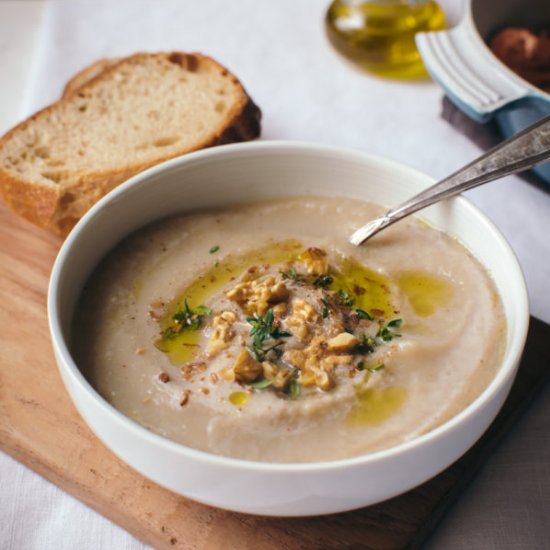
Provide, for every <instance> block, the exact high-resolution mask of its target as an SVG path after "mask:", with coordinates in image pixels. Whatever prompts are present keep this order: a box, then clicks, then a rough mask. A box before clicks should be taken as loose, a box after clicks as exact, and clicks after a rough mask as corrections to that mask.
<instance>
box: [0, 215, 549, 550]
mask: <svg viewBox="0 0 550 550" xmlns="http://www.w3.org/2000/svg"><path fill="white" fill-rule="evenodd" d="M60 245H61V240H60V239H59V238H58V237H55V236H53V235H50V234H48V233H45V232H43V231H42V230H40V229H38V228H35V227H33V226H31V225H30V224H28V223H27V222H25V221H23V220H20V219H19V218H17V217H16V216H15V215H14V214H12V213H11V212H9V211H8V210H7V209H6V208H5V207H4V206H3V205H0V300H1V304H2V306H1V308H0V327H1V331H0V448H1V449H2V450H3V451H5V452H7V453H9V454H10V455H12V456H13V457H14V458H15V459H17V460H19V461H20V462H22V463H23V464H25V465H27V466H28V467H30V468H32V469H33V470H35V471H36V472H38V473H39V474H41V475H42V476H44V477H45V478H46V479H48V480H50V481H52V482H53V483H55V484H56V485H58V486H59V487H61V488H63V489H64V490H66V491H67V492H68V493H70V494H72V495H74V496H75V497H77V498H78V499H80V500H81V501H82V502H84V503H86V504H88V505H89V506H90V507H92V508H93V509H95V510H97V511H98V512H100V513H101V514H103V515H104V516H106V517H107V518H109V519H111V520H112V521H114V522H116V523H117V524H119V525H120V526H122V527H123V528H125V529H127V530H128V531H129V532H130V533H132V534H133V535H134V536H136V537H137V538H138V539H140V540H142V541H144V542H146V543H148V544H150V545H152V546H154V547H155V548H161V549H162V548H171V549H173V548H182V549H183V548H185V549H189V550H210V549H215V550H218V549H221V548H223V549H224V550H225V549H239V550H246V549H250V550H252V549H254V550H274V549H278V550H285V549H288V550H291V549H292V550H295V549H300V550H310V549H311V550H313V549H327V550H331V549H343V548H353V549H397V548H405V547H408V548H415V547H417V546H418V545H419V544H420V543H421V542H422V541H423V540H424V539H425V537H426V536H427V535H428V534H429V533H430V531H431V530H432V529H433V528H434V527H435V525H436V524H437V522H438V521H439V519H440V518H441V516H442V515H443V513H444V512H445V510H446V509H447V508H448V507H449V506H450V504H451V503H452V502H453V501H454V500H455V499H456V498H457V496H458V495H459V494H460V492H461V490H462V489H463V488H464V487H465V485H466V484H467V483H468V482H469V481H470V480H471V478H472V477H473V476H474V475H475V473H476V471H477V470H478V469H479V468H480V467H481V466H482V465H483V463H484V461H485V459H486V457H487V456H488V454H489V453H491V451H492V450H493V448H494V447H495V446H496V445H497V444H498V442H499V440H500V439H501V438H502V437H503V435H504V434H505V433H506V432H507V431H508V430H509V427H510V425H511V424H512V423H513V422H514V420H515V419H516V418H517V417H518V415H519V414H520V413H521V412H522V410H523V409H524V408H525V407H527V406H528V405H529V403H530V402H531V401H532V397H533V396H534V394H535V392H537V390H539V389H540V387H542V384H543V383H545V382H546V381H547V380H548V377H549V375H550V369H547V368H545V367H547V365H548V364H550V338H549V337H548V336H549V335H550V327H548V325H545V324H544V323H542V322H541V321H538V320H536V319H532V322H531V328H530V332H529V339H528V344H527V348H526V352H525V355H524V359H523V362H522V365H521V368H520V371H519V375H518V378H517V380H516V383H515V384H514V387H513V389H512V393H511V395H510V397H509V399H508V401H507V403H506V405H505V407H504V409H503V410H502V412H501V413H500V415H499V417H498V418H497V420H496V421H495V423H494V424H493V426H492V427H491V428H490V429H489V431H488V432H487V433H486V434H485V436H484V437H483V438H482V440H480V441H479V442H478V443H477V445H476V446H475V447H474V448H473V449H471V450H470V451H469V452H468V453H467V454H466V455H464V456H463V457H462V458H461V459H460V460H459V461H458V462H456V463H455V464H454V465H453V466H451V467H450V468H449V469H447V470H446V471H445V472H443V473H442V474H440V475H438V476H437V477H435V478H434V479H432V480H430V481H429V482H427V483H425V484H424V485H422V486H420V487H418V488H417V489H415V490H413V491H410V492H409V493H406V494H404V495H401V496H400V497H397V498H394V499H392V500H389V501H386V502H384V503H382V504H379V505H376V506H371V507H368V508H363V509H361V510H356V511H353V512H348V513H344V514H336V515H331V516H323V517H311V518H292V519H289V518H266V517H260V516H251V515H245V514H237V513H231V512H226V511H223V510H218V509H215V508H211V507H208V506H204V505H201V504H198V503H195V502H193V501H190V500H188V499H185V498H183V497H181V496H178V495H176V494H174V493H171V492H170V491H167V490H165V489H162V488H160V487H159V486H158V485H156V484H154V483H152V482H150V481H148V480H147V479H145V478H144V477H143V476H141V475H140V474H138V473H136V472H135V471H134V470H132V469H131V468H129V467H128V466H126V465H125V464H124V463H122V462H121V461H120V460H118V459H117V458H116V457H115V456H114V455H113V454H112V453H111V452H110V451H109V450H108V449H107V448H106V447H104V446H103V444H102V443H101V442H100V441H99V440H98V439H97V438H96V437H95V436H94V435H93V434H92V432H91V431H90V430H89V429H88V427H87V426H86V424H85V423H84V422H83V421H82V419H81V418H80V416H79V415H78V413H77V412H76V410H75V408H74V407H73V405H72V403H71V401H70V399H69V397H68V394H67V393H66V392H65V389H64V387H63V384H62V382H61V378H60V376H59V374H58V372H57V368H56V365H55V361H54V357H53V352H52V349H51V343H50V338H49V333H48V327H47V319H46V291H47V284H48V277H49V273H50V269H51V267H52V264H53V261H54V259H55V256H56V253H57V251H58V249H59V247H60Z"/></svg>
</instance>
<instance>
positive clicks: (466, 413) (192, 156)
mask: <svg viewBox="0 0 550 550" xmlns="http://www.w3.org/2000/svg"><path fill="white" fill-rule="evenodd" d="M285 151H286V154H288V153H298V154H304V153H306V154H314V153H316V154H319V153H323V154H329V155H331V156H338V157H340V158H344V157H345V158H346V160H348V161H352V162H356V163H363V164H364V163H365V162H367V163H373V164H377V165H378V166H381V167H383V168H388V169H392V170H398V171H406V172H408V173H410V174H411V175H414V176H416V177H417V178H422V179H424V180H425V181H426V182H427V183H430V182H433V181H434V180H433V178H431V177H430V176H428V175H427V174H425V173H424V172H422V171H420V170H417V169H415V168H412V167H410V166H408V165H407V164H405V163H402V162H398V161H394V160H392V159H389V158H387V157H384V156H381V155H375V154H371V153H365V152H363V151H361V150H359V149H352V148H346V147H339V146H331V145H325V144H318V143H311V142H302V141H289V140H259V141H255V142H245V143H237V144H228V145H222V146H217V147H212V148H209V149H204V150H200V151H196V152H192V153H188V154H186V155H183V156H180V157H176V158H173V159H170V160H168V161H165V162H163V163H160V164H158V165H155V166H153V167H151V168H148V169H146V170H144V171H143V172H140V173H138V174H137V175H135V176H133V177H131V178H130V179H128V180H127V181H125V182H124V183H122V184H121V185H119V186H118V187H116V188H115V189H114V190H113V191H111V192H110V193H108V194H107V195H106V196H105V197H103V198H102V199H100V200H99V201H98V202H97V203H96V204H95V205H94V206H92V208H91V209H90V210H89V211H88V212H87V213H86V214H85V215H84V216H83V217H82V219H81V220H80V221H79V222H78V223H77V225H76V226H75V227H74V228H73V230H72V231H71V233H70V234H69V236H68V237H67V239H66V240H65V242H64V243H63V244H62V246H61V249H60V250H59V253H58V255H57V257H56V260H55V262H54V265H53V268H52V271H51V274H50V281H49V285H48V295H47V310H48V324H49V329H50V336H51V340H52V345H53V348H54V350H55V352H56V359H57V361H56V362H57V364H58V369H59V370H60V371H62V373H64V374H65V375H67V376H69V378H70V380H71V381H72V382H73V384H76V386H77V387H79V389H80V390H83V391H84V392H85V393H86V394H87V395H88V397H90V398H91V399H92V400H93V401H94V404H95V406H96V407H99V408H100V409H101V411H102V412H103V413H104V414H106V415H109V416H111V417H112V418H113V420H116V421H117V423H119V424H121V425H123V426H124V428H125V429H126V430H129V431H130V432H132V433H133V434H134V435H135V436H138V437H140V438H141V439H143V440H144V441H146V442H147V443H149V444H151V445H153V446H155V447H157V448H159V447H160V448H163V449H165V450H166V451H169V452H171V453H175V454H179V455H180V456H182V457H184V456H186V457H188V458H190V459H193V460H195V461H198V462H203V463H205V462H206V463H209V464H212V465H216V466H223V467H231V468H234V469H246V470H248V471H254V472H271V473H275V472H280V473H292V472H296V473H299V472H301V473H303V472H321V471H328V470H337V469H341V468H342V469H347V468H353V467H358V466H362V465H365V464H375V463H378V462H382V461H386V460H388V459H392V458H397V457H399V456H400V455H402V454H406V453H408V452H411V451H414V450H415V449H416V448H419V447H423V446H425V445H427V444H429V443H431V442H433V441H434V440H436V439H438V438H440V437H442V436H443V435H444V434H445V433H447V432H449V431H451V432H452V431H454V430H455V429H456V428H457V427H458V426H459V425H460V424H462V423H463V422H465V421H467V420H468V419H469V418H471V417H473V416H475V414H476V413H477V411H478V410H479V409H481V408H482V407H483V406H484V405H486V404H487V403H488V402H490V401H491V399H492V397H494V396H495V395H496V394H497V393H498V391H499V390H500V389H501V388H503V387H504V386H506V384H507V382H509V381H510V379H512V380H513V377H515V373H516V371H517V368H515V365H518V364H519V360H520V358H521V355H522V353H523V348H524V344H525V340H526V337H527V330H528V325H529V308H528V298H527V289H526V284H525V279H524V276H523V273H522V270H521V267H520V264H519V262H518V260H517V257H516V255H515V253H514V252H513V250H512V248H511V246H510V245H509V243H508V242H507V241H506V239H505V238H504V236H503V235H502V234H501V233H500V230H499V229H498V228H497V227H496V226H495V225H494V224H493V223H492V222H491V221H490V220H489V218H487V217H486V216H485V214H483V213H482V211H481V210H480V209H479V208H478V207H476V206H475V205H474V204H472V203H471V202H470V201H469V200H468V199H466V198H464V197H462V196H458V197H455V198H453V199H450V200H452V201H456V202H458V203H459V204H460V205H461V207H462V208H466V209H467V210H469V211H470V213H471V214H473V215H474V216H475V217H477V218H478V219H479V222H480V223H482V224H483V225H485V227H486V228H487V229H488V231H489V232H490V233H491V234H492V237H493V238H494V239H495V241H497V242H498V244H499V246H500V247H501V248H503V249H504V250H505V251H506V252H507V254H508V256H509V262H510V265H512V266H513V267H514V268H515V269H516V271H517V274H518V276H519V280H518V283H520V284H518V288H517V291H516V294H517V295H516V300H517V302H518V304H519V306H520V307H519V308H518V309H520V310H521V311H523V312H524V315H523V316H521V317H518V318H516V319H514V324H515V326H516V331H515V334H516V336H515V338H514V339H513V340H511V342H510V347H509V349H508V350H507V353H506V355H505V357H504V358H503V361H502V364H501V366H500V368H499V370H498V372H497V374H496V376H494V378H493V379H492V380H491V382H490V383H489V384H488V386H487V387H486V388H485V389H484V390H483V391H482V392H481V394H480V395H478V396H477V397H476V398H475V399H474V400H473V401H472V402H471V403H470V404H469V405H468V406H467V407H465V408H464V409H462V410H461V411H460V412H459V413H457V414H456V415H454V416H453V417H451V418H450V419H449V420H447V421H445V422H444V423H443V424H441V425H439V426H437V427H436V428H434V429H433V430H430V431H429V432H427V433H425V434H422V435H420V436H418V437H415V438H413V439H411V440H410V441H406V442H403V443H401V444H399V445H395V446H393V447H389V448H387V449H382V450H380V451H376V452H372V453H368V454H364V455H359V456H354V457H350V458H344V459H338V460H330V461H321V462H306V463H298V462H288V463H273V462H267V461H265V462H264V461H257V460H247V459H240V458H233V457H227V456H222V455H216V454H214V453H211V452H208V451H202V450H199V449H195V448H193V447H189V446H187V445H184V444H182V443H178V442H175V441H172V440H170V439H167V438H165V437H163V436H161V435H159V434H156V433H154V432H152V431H150V430H147V428H145V427H144V426H142V425H140V424H139V423H137V422H136V421H134V420H132V419H130V418H129V417H127V416H126V415H124V414H123V413H122V412H120V411H119V410H118V409H116V408H115V407H114V406H113V405H111V404H110V403H109V402H108V401H107V400H106V399H104V398H103V397H102V396H101V395H100V394H99V392H97V391H96V390H95V388H93V386H92V385H91V384H90V383H89V382H88V380H87V379H86V378H85V376H84V375H83V374H82V372H81V371H80V369H79V368H78V366H77V364H76V362H75V361H74V360H73V358H72V356H71V353H70V351H69V345H68V342H67V341H66V339H65V337H64V335H63V330H62V328H61V322H60V315H59V308H60V298H59V296H60V293H61V290H60V288H59V283H60V280H61V279H62V274H63V272H64V269H65V263H66V261H67V258H68V257H70V255H71V254H72V251H73V249H74V248H75V247H76V246H77V245H78V240H79V237H80V234H81V232H82V230H83V229H84V228H85V227H86V226H87V224H88V221H89V220H91V219H93V218H94V217H95V215H96V214H97V213H98V212H100V211H101V210H102V209H104V208H105V207H106V206H107V205H109V204H110V203H111V202H112V201H115V200H119V199H120V198H121V197H122V196H123V195H124V194H125V193H127V192H128V191H130V190H134V188H139V187H140V186H142V185H147V181H148V180H149V179H150V178H152V177H156V176H158V175H159V174H162V173H165V172H166V173H169V172H170V171H171V170H172V169H174V168H179V167H181V165H186V164H193V163H194V162H197V161H204V160H208V159H210V158H216V157H217V158H220V157H224V156H229V157H231V156H233V155H235V154H239V153H247V152H250V153H251V154H253V155H254V154H255V155H258V154H260V155H261V154H265V153H273V152H275V153H279V154H282V153H283V152H285ZM63 380H64V383H65V384H66V382H65V377H64V376H63ZM68 393H69V394H70V395H71V398H72V392H71V391H68ZM75 406H76V407H77V409H79V405H78V404H77V403H75ZM85 421H86V423H87V424H88V422H87V420H85ZM96 435H98V437H99V438H100V439H102V438H101V436H100V435H99V434H96ZM464 451H466V449H465V450H464ZM435 473H436V472H434V474H435Z"/></svg>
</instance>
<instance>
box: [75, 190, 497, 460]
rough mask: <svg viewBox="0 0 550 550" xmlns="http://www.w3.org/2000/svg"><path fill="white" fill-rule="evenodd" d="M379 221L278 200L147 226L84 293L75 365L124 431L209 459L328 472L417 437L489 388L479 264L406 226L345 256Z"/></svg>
mask: <svg viewBox="0 0 550 550" xmlns="http://www.w3.org/2000/svg"><path fill="white" fill-rule="evenodd" d="M381 212H382V208H381V207H380V206H377V205H374V204H370V203H364V202H360V201H357V200H352V199H346V198H338V199H335V198H323V197H307V198H291V199H285V200H277V201H270V202H263V203H254V204H248V205H243V206H238V207H229V208H227V209H222V210H216V211H209V212H204V213H196V214H189V215H184V216H181V217H177V218H171V219H167V220H163V221H161V222H158V223H156V224H154V225H151V226H149V227H146V228H144V229H142V230H140V231H138V232H137V233H135V234H133V235H131V236H130V237H129V238H127V239H126V240H124V241H123V242H122V243H121V244H120V245H119V246H117V247H116V248H115V249H114V250H113V251H112V252H111V253H110V254H109V255H108V256H107V257H106V258H105V260H104V261H103V262H102V263H101V265H100V266H99V267H98V268H97V270H96V271H95V272H94V273H93V275H92V276H91V277H90V279H89V281H88V283H87V285H86V287H85V289H84V291H83V294H82V298H81V300H80V303H79V307H78V308H77V314H76V317H75V322H74V327H73V328H74V330H73V336H74V337H73V351H74V354H75V356H76V359H77V362H78V364H79V365H81V366H82V369H83V372H84V374H85V376H86V377H87V378H88V380H89V381H90V382H91V384H92V385H93V386H94V387H95V388H96V389H97V391H98V392H99V393H100V394H101V395H102V396H103V397H104V398H105V399H106V400H107V401H109V402H110V403H112V405H113V406H115V407H116V408H117V409H119V410H120V411H121V412H123V413H124V414H125V415H127V416H128V417H130V418H131V419H133V420H135V421H136V422H138V423H140V424H142V425H143V426H145V427H146V428H148V429H150V430H152V431H154V432H156V433H158V434H160V435H162V436H165V437H167V438H169V439H173V440H174V441H177V442H180V443H183V444H185V445H188V446H190V447H194V448H196V449H201V450H205V451H209V452H211V453H215V454H219V455H224V456H231V457H237V458H243V459H250V460H260V461H270V462H315V461H326V460H335V459H341V458H347V457H352V456H357V455H361V454H365V453H369V452H373V451H377V450H381V449H385V448H388V447H391V446H394V445H397V444H399V443H402V442H405V441H408V440H410V439H413V438H415V437H417V436H419V435H421V434H423V433H426V432H428V431H429V430H431V429H433V428H435V427H436V426H438V425H440V424H441V423H443V422H445V421H446V420H448V419H449V418H451V417H452V416H454V415H455V414H457V413H458V412H459V411H461V410H462V409H463V408H465V407H466V406H467V405H468V404H469V403H471V402H472V400H474V399H475V398H476V397H477V396H478V395H479V394H480V393H481V392H482V391H483V390H484V389H485V387H486V386H487V385H488V383H489V382H490V380H491V379H492V378H493V377H494V375H495V373H496V371H497V369H498V366H499V363H500V360H501V358H502V355H503V352H504V340H505V331H506V327H505V320H504V313H503V308H502V304H501V301H500V299H499V296H498V294H497V291H496V288H495V286H494V283H493V282H492V280H491V278H490V276H489V274H488V273H487V272H486V271H485V269H484V268H483V266H482V265H481V264H480V263H479V262H478V261H477V260H476V259H475V258H473V257H472V255H471V254H470V253H469V252H468V251H467V250H466V249H465V248H464V247H463V246H462V245H461V244H460V243H458V242H457V241H456V240H454V239H453V238H451V237H449V236H448V235H445V234H444V233H441V232H439V231H437V230H435V229H433V228H431V227H429V226H428V225H426V224H425V223H423V222H421V221H419V220H415V219H407V220H404V221H402V222H400V223H398V224H395V225H394V226H393V227H391V228H389V229H387V230H386V231H384V232H383V233H381V234H380V235H378V236H376V237H374V238H373V239H372V240H370V241H369V242H368V244H366V245H364V246H362V247H355V246H353V245H351V244H349V243H348V241H347V239H348V236H349V235H350V234H351V233H352V231H353V230H354V229H356V228H357V227H359V226H360V225H362V224H363V223H365V222H366V221H368V220H369V219H372V218H374V217H376V216H377V215H379V214H380V213H381Z"/></svg>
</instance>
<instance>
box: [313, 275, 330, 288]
mask: <svg viewBox="0 0 550 550" xmlns="http://www.w3.org/2000/svg"><path fill="white" fill-rule="evenodd" d="M333 282H334V279H333V278H332V277H331V276H330V275H319V276H318V277H316V278H315V279H313V286H315V287H317V288H327V287H329V286H330V285H331V284H332V283H333Z"/></svg>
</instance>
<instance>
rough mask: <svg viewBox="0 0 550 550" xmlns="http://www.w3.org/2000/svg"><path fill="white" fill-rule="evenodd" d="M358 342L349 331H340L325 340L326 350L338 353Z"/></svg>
mask: <svg viewBox="0 0 550 550" xmlns="http://www.w3.org/2000/svg"><path fill="white" fill-rule="evenodd" d="M358 344H359V340H358V339H357V338H356V337H355V336H354V335H353V334H350V333H349V332H341V333H340V334H338V335H337V336H335V337H334V338H331V339H330V340H329V341H328V342H327V350H328V351H333V352H336V353H339V352H341V351H349V350H351V349H353V348H354V347H355V346H357V345H358Z"/></svg>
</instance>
